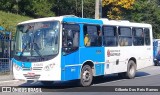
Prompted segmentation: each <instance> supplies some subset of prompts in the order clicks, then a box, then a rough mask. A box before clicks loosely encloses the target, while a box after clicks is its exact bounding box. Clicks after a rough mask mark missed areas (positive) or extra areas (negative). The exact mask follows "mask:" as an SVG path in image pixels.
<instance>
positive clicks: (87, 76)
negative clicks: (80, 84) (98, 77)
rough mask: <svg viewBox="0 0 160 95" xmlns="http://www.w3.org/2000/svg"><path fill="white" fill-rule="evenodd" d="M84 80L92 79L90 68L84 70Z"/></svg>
mask: <svg viewBox="0 0 160 95" xmlns="http://www.w3.org/2000/svg"><path fill="white" fill-rule="evenodd" d="M83 80H84V81H89V80H90V72H89V71H88V70H86V71H84V73H83Z"/></svg>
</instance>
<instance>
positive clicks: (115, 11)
mask: <svg viewBox="0 0 160 95" xmlns="http://www.w3.org/2000/svg"><path fill="white" fill-rule="evenodd" d="M83 1H84V4H83V7H84V8H83V9H84V10H83V14H84V16H83V17H86V18H94V14H95V0H83ZM100 1H101V0H100ZM102 4H103V13H102V17H103V18H104V17H107V18H109V19H117V20H123V19H125V20H129V21H133V22H140V23H142V22H144V23H150V24H152V26H153V33H154V34H153V35H154V37H155V38H160V29H159V26H160V0H102ZM0 10H2V11H5V12H7V13H15V14H20V15H23V16H29V17H31V18H38V17H48V16H60V15H76V16H79V17H81V16H82V0H1V1H0ZM8 15H11V14H8ZM9 18H10V17H8V16H6V15H4V17H3V15H2V14H1V18H0V25H2V26H5V28H6V29H8V30H11V31H15V28H14V29H11V26H15V24H17V22H19V21H17V22H14V21H15V20H19V19H20V18H18V19H16V18H14V19H9ZM20 21H23V19H21V20H20ZM13 23H15V24H14V25H13Z"/></svg>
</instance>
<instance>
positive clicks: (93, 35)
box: [83, 25, 102, 47]
mask: <svg viewBox="0 0 160 95" xmlns="http://www.w3.org/2000/svg"><path fill="white" fill-rule="evenodd" d="M83 31H84V45H85V46H86V47H87V46H93V47H94V46H101V45H102V36H101V33H100V32H101V31H100V26H98V25H84V28H83Z"/></svg>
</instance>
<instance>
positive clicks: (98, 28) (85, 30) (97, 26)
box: [83, 24, 102, 47]
mask: <svg viewBox="0 0 160 95" xmlns="http://www.w3.org/2000/svg"><path fill="white" fill-rule="evenodd" d="M87 26H95V27H96V28H97V35H96V36H95V39H96V38H97V37H98V31H101V26H100V25H99V24H83V39H84V46H85V47H101V46H102V36H101V43H100V45H96V42H95V41H94V43H95V45H91V41H90V45H89V46H87V45H85V35H86V34H88V36H90V35H89V33H88V31H87ZM85 28H86V29H85ZM101 33H102V31H101ZM92 36H93V35H92ZM95 39H94V40H95Z"/></svg>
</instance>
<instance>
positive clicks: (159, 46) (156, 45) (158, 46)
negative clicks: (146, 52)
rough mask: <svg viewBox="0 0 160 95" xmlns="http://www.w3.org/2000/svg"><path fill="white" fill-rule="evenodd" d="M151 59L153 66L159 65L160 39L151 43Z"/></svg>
mask: <svg viewBox="0 0 160 95" xmlns="http://www.w3.org/2000/svg"><path fill="white" fill-rule="evenodd" d="M153 58H154V64H155V65H159V64H160V39H154V41H153Z"/></svg>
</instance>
